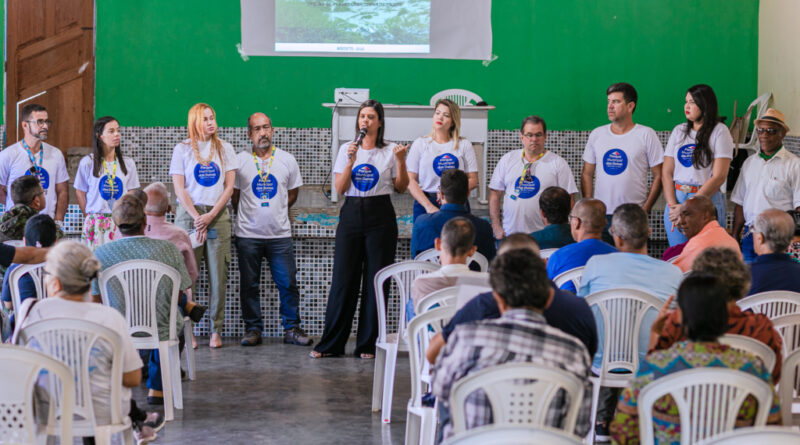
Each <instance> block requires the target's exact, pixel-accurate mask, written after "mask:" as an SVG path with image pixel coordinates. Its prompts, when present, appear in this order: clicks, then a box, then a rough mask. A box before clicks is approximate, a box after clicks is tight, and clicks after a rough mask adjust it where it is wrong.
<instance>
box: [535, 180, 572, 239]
mask: <svg viewBox="0 0 800 445" xmlns="http://www.w3.org/2000/svg"><path fill="white" fill-rule="evenodd" d="M571 207H572V197H571V196H569V193H567V191H566V190H564V189H562V188H561V187H556V186H552V187H547V188H546V189H544V191H543V192H542V196H540V197H539V211H540V212H542V220H543V221H544V223H545V226H546V227H545V228H544V229H542V230H539V231H536V232H533V233H531V236H532V237H533V239H535V240H536V242H537V243H539V248H540V249H558V248H560V247H564V246H566V245H567V244H572V243H574V242H575V240H574V239H572V229H571V228H570V226H569V211H570V210H571Z"/></svg>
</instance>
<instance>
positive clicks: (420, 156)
mask: <svg viewBox="0 0 800 445" xmlns="http://www.w3.org/2000/svg"><path fill="white" fill-rule="evenodd" d="M454 145H455V144H454V143H453V141H452V140H451V141H450V142H447V143H444V144H440V143H438V142H434V141H433V139H431V138H430V137H428V136H426V137H422V138H417V140H415V141H414V143H413V144H411V147H410V148H409V149H408V159H407V160H406V164H407V165H408V171H409V172H410V173H416V174H417V175H418V176H419V177H418V179H419V186H420V187H421V188H422V190H424V191H426V192H429V193H436V192H438V191H439V184H440V183H441V180H442V172H444V171H445V170H450V169H451V168H457V169H459V170H463V171H464V172H466V173H473V172H477V171H478V160H477V158H476V157H475V149H474V148H472V143H471V142H470V141H468V140H466V139H461V140H460V141H458V147H457V148H455V149H453V146H454Z"/></svg>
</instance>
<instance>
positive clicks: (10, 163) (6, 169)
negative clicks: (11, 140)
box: [0, 141, 69, 216]
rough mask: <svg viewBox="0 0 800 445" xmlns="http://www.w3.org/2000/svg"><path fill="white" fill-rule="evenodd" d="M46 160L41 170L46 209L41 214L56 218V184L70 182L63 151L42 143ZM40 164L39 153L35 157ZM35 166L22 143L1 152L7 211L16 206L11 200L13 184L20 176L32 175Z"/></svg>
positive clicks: (0, 170) (0, 175)
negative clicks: (32, 168) (31, 170)
mask: <svg viewBox="0 0 800 445" xmlns="http://www.w3.org/2000/svg"><path fill="white" fill-rule="evenodd" d="M42 150H44V158H43V159H42V165H41V168H40V169H39V181H41V183H42V187H43V188H44V193H45V201H46V203H45V207H44V210H42V211H41V213H44V214H47V215H50V216H54V215H55V213H56V184H61V183H62V182H67V181H69V173H67V163H66V162H65V161H64V155H63V154H62V153H61V150H59V149H57V148H56V147H53V146H52V145H50V144H47V143H44V142H42ZM33 157H34V158H35V159H36V164H37V165H38V164H39V153H36V154H34V155H33ZM32 166H33V164H32V163H31V160H30V157H29V156H28V152H27V150H25V148H24V147H23V146H22V141H20V142H17V143H16V144H14V145H11V146H9V147H7V148H6V149H5V150H3V151H0V184H2V185H4V186H5V187H6V210H8V209H10V208H11V207H13V206H14V201H13V200H12V199H11V184H12V183H13V182H14V180H16V179H17V178H19V177H20V176H25V175H30V174H31V172H30V168H31V167H32Z"/></svg>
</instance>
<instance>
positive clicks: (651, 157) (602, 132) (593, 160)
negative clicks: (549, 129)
mask: <svg viewBox="0 0 800 445" xmlns="http://www.w3.org/2000/svg"><path fill="white" fill-rule="evenodd" d="M583 160H584V161H586V162H587V163H589V164H594V165H596V168H595V188H594V197H595V198H596V199H599V200H601V201H603V203H604V204H605V205H606V213H607V214H609V215H610V214H612V213H614V210H616V208H617V207H619V206H620V205H622V204H626V203H635V204H639V205H643V204H644V202H645V201H647V194H648V192H649V190H650V189H649V187H648V186H647V172H648V170H649V169H650V168H653V167H655V166H657V165H659V164H661V163H663V162H664V147H663V146H662V145H661V142H659V140H658V136H656V132H655V131H653V129H652V128H650V127H645V126H644V125H639V124H635V125H634V127H633V128H632V129H631V130H630V131H628V132H627V133H625V134H614V133H612V132H611V124H607V125H603V126H602V127H598V128H595V129H594V130H592V132H591V134H589V141H588V142H587V143H586V150H584V152H583Z"/></svg>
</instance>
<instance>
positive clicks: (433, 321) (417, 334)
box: [408, 306, 456, 406]
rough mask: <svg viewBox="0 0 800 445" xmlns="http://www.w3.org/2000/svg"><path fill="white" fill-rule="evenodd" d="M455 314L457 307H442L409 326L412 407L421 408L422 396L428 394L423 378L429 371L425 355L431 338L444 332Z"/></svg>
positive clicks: (415, 319) (420, 315) (420, 316)
mask: <svg viewBox="0 0 800 445" xmlns="http://www.w3.org/2000/svg"><path fill="white" fill-rule="evenodd" d="M455 313H456V308H455V306H440V307H437V308H434V309H431V310H429V311H427V312H425V313H422V314H419V315H417V316H416V317H414V318H413V319H412V320H411V322H409V324H408V362H409V365H410V366H411V403H412V406H421V405H422V396H423V395H424V394H425V392H426V388H425V387H424V386H423V378H422V376H423V373H424V372H427V370H428V369H429V368H428V365H427V360H426V358H425V353H426V352H427V351H428V346H429V345H430V341H431V338H433V336H434V335H435V334H437V333H439V332H441V331H442V328H443V327H444V325H445V324H447V323H448V322H449V321H450V319H451V318H453V314H455Z"/></svg>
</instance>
